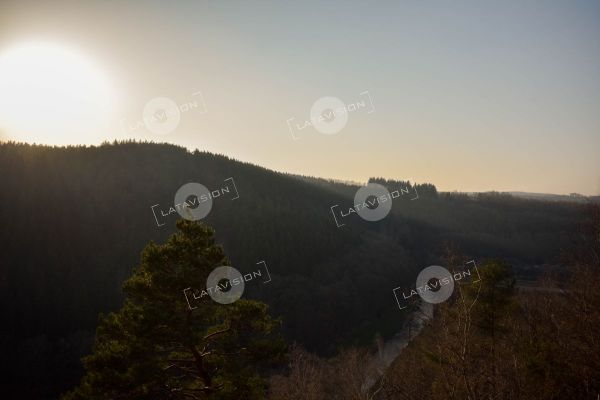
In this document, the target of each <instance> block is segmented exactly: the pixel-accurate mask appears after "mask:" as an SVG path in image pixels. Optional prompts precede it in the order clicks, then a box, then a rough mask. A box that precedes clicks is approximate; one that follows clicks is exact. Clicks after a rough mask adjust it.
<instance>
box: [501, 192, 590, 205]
mask: <svg viewBox="0 0 600 400" xmlns="http://www.w3.org/2000/svg"><path fill="white" fill-rule="evenodd" d="M506 193H508V194H510V195H512V196H515V197H520V198H523V199H533V200H544V201H569V202H574V203H587V202H598V201H600V196H584V195H582V194H579V193H571V194H569V195H565V194H550V193H530V192H506Z"/></svg>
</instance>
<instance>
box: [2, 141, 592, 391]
mask: <svg viewBox="0 0 600 400" xmlns="http://www.w3.org/2000/svg"><path fill="white" fill-rule="evenodd" d="M0 171H1V173H0V188H1V191H0V200H1V204H2V207H1V208H0V223H1V224H2V226H3V229H2V230H0V234H1V235H2V237H0V243H2V248H1V251H0V308H1V312H2V314H1V315H2V316H3V324H2V328H1V330H2V332H1V337H0V343H1V346H2V347H3V348H2V354H5V355H6V358H5V367H4V369H5V370H4V371H2V374H3V379H7V380H12V379H15V380H20V382H24V385H27V382H30V385H33V387H37V388H38V389H36V390H39V392H40V393H48V392H54V391H57V390H60V389H62V388H66V387H69V386H71V385H72V384H73V383H74V382H76V381H77V380H78V378H79V376H78V374H79V370H78V369H77V368H78V367H77V365H78V358H79V357H80V355H81V353H84V352H86V351H88V350H89V347H88V346H89V338H90V336H91V332H93V330H94V329H95V326H96V322H97V316H98V313H99V312H104V311H107V310H113V309H116V308H117V307H118V306H119V305H120V302H121V300H122V297H121V290H120V285H121V284H122V282H123V281H124V280H125V279H126V278H127V277H128V276H129V274H130V273H131V270H132V268H133V267H134V266H135V265H136V264H137V262H138V260H139V254H140V251H141V250H142V248H143V247H144V246H145V245H146V244H147V243H148V242H149V241H151V240H152V241H155V242H163V241H164V240H165V239H166V238H167V237H168V236H169V235H170V234H171V233H173V231H174V225H175V221H176V219H177V217H178V215H177V213H171V214H169V215H166V216H164V215H163V214H167V213H168V210H169V207H172V206H173V203H174V196H175V193H176V192H177V190H178V189H179V188H180V187H181V186H182V185H184V184H186V183H188V182H197V183H200V184H202V185H204V186H206V187H207V188H209V189H210V190H211V191H217V192H218V194H219V197H216V198H214V199H213V206H212V209H211V211H210V213H209V214H208V216H207V217H206V218H205V219H204V221H205V222H207V223H208V224H210V225H212V226H213V227H214V228H215V229H216V236H217V240H218V241H219V242H220V243H221V244H223V247H224V250H225V253H226V254H227V255H228V256H229V258H230V260H231V262H232V265H233V266H234V267H236V268H237V269H239V270H240V271H242V272H251V271H253V270H255V269H256V263H257V262H258V261H261V260H264V261H265V262H266V263H267V265H268V269H269V271H270V273H271V277H272V280H271V282H269V283H268V284H260V285H259V284H256V285H252V284H248V285H247V287H246V292H245V295H244V296H249V297H254V298H259V299H262V300H264V301H265V302H267V303H268V304H269V305H270V307H271V308H270V310H271V313H272V314H274V315H278V316H281V317H282V321H283V322H282V324H283V325H282V326H283V331H284V333H285V335H286V338H287V339H288V340H290V341H291V340H295V341H298V342H300V343H302V344H303V345H305V346H306V347H307V348H309V349H311V350H316V351H319V352H321V353H332V352H333V351H335V349H336V346H338V345H339V344H340V343H349V342H363V343H365V342H368V341H370V340H371V339H372V337H373V335H374V334H375V333H376V332H380V333H382V334H383V335H384V336H385V335H389V334H391V333H393V332H394V331H395V330H396V329H398V328H399V326H400V325H401V322H402V314H401V313H399V312H398V309H397V306H396V304H395V301H394V298H393V296H392V289H393V288H395V287H398V286H400V285H406V284H410V283H409V282H411V281H414V278H415V277H416V275H417V273H418V271H420V270H421V269H422V268H424V267H425V266H427V265H431V264H434V263H440V257H441V254H442V251H443V247H444V244H445V243H453V244H455V245H458V246H460V248H461V249H462V251H463V252H465V253H466V254H468V255H469V256H471V257H473V258H476V259H485V258H492V257H502V258H505V259H508V260H511V261H512V262H513V264H515V265H522V266H531V265H539V264H544V263H556V260H557V256H558V254H559V251H560V249H561V248H563V247H564V246H566V245H568V244H569V243H570V242H571V241H572V240H573V237H574V236H575V234H576V229H575V226H576V224H577V222H578V218H579V214H580V212H581V210H580V207H581V206H580V205H577V204H568V203H562V202H540V201H535V200H524V199H517V198H513V197H510V196H506V195H497V194H481V195H476V196H472V195H469V196H467V195H460V194H447V193H438V192H437V190H436V189H435V186H433V185H431V184H419V185H415V186H411V185H409V183H407V182H396V181H386V180H383V179H373V180H372V181H374V182H378V183H381V184H383V185H384V186H386V187H388V189H389V190H390V191H395V190H399V189H401V188H407V189H408V192H409V193H404V192H402V195H401V196H398V197H397V198H395V199H394V200H393V202H392V211H391V213H390V214H389V215H387V216H386V217H385V218H383V219H382V220H380V221H376V222H368V221H365V220H363V219H361V218H359V217H357V216H356V215H352V216H348V217H347V218H346V219H344V221H343V222H342V223H340V221H336V220H335V219H334V218H333V215H334V214H335V212H337V211H335V212H332V207H334V210H340V209H342V210H343V209H344V207H345V209H346V210H348V207H350V206H351V205H353V198H354V194H355V192H356V190H357V189H358V186H352V185H348V184H344V183H339V182H332V181H326V180H322V179H315V178H302V177H297V176H293V175H288V174H282V173H277V172H273V171H270V170H267V169H265V168H261V167H258V166H255V165H251V164H247V163H241V162H238V161H235V160H232V159H229V158H227V157H225V156H221V155H214V154H210V153H207V152H200V151H195V152H189V151H187V150H186V149H184V148H182V147H178V146H174V145H168V144H153V143H134V142H125V143H117V144H107V145H102V146H99V147H67V148H59V147H47V146H35V145H25V144H14V143H4V144H0ZM225 188H227V190H224V189H225ZM157 205H158V206H157ZM336 206H337V208H336ZM339 225H342V226H339ZM182 289H183V288H182ZM182 295H183V294H182ZM32 359H35V360H36V362H33V363H32V362H29V361H30V360H32ZM40 360H42V361H40ZM7 365H9V367H6V366H7ZM59 370H60V372H56V374H57V375H56V376H54V375H52V373H50V374H48V371H59ZM58 376H60V379H59V378H57V377H58ZM65 377H67V378H66V379H65Z"/></svg>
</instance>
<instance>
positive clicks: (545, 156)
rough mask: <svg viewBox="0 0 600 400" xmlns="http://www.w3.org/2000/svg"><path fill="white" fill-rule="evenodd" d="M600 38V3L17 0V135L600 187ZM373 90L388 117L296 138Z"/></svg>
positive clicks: (2, 56)
mask: <svg viewBox="0 0 600 400" xmlns="http://www.w3.org/2000/svg"><path fill="white" fill-rule="evenodd" d="M321 3H324V4H321ZM599 38H600V3H598V2H593V1H569V2H567V1H561V2H555V1H538V2H535V1H532V2H521V1H508V2H481V1H472V2H464V1H460V2H441V1H439V2H438V1H427V2H417V1H406V2H389V3H378V4H374V3H369V2H352V1H343V2H342V1H328V2H311V1H304V2H277V3H275V2H246V1H227V2H200V1H193V2H192V1H190V2H155V1H128V2H95V3H92V2H70V1H59V2H52V3H51V4H50V2H48V4H46V2H31V1H27V0H25V1H14V2H13V1H3V2H1V3H0V139H2V138H4V139H13V140H21V141H27V142H38V143H50V144H68V143H70V144H78V143H83V144H98V143H100V142H102V141H103V140H112V139H126V138H132V139H138V140H154V141H165V142H170V143H175V144H180V145H184V146H186V147H188V148H190V149H194V148H199V149H202V150H208V151H212V152H218V153H223V154H227V155H229V156H231V157H234V158H237V159H240V160H243V161H250V162H253V163H256V164H259V165H262V166H265V167H268V168H272V169H275V170H279V171H285V172H292V173H300V174H305V175H314V176H321V177H327V178H338V179H348V180H355V181H364V180H366V179H367V178H368V177H370V176H383V177H386V178H408V177H412V178H413V179H415V180H416V181H418V182H431V183H434V184H436V185H437V186H438V188H440V189H441V190H460V191H486V190H501V191H505V190H521V191H530V192H547V193H570V192H579V193H583V194H598V193H600V174H599V171H600V157H598V153H599V150H600V79H599V78H600V77H599V74H600V40H598V39H599ZM365 91H368V93H369V95H370V96H371V98H372V99H373V104H374V107H375V108H374V111H373V112H371V113H368V112H366V111H365V110H364V109H362V110H357V111H355V112H350V113H349V114H348V122H347V124H346V125H345V127H344V128H343V129H342V130H341V131H340V132H339V133H337V134H333V135H325V134H322V133H319V132H318V131H316V130H315V129H313V128H311V127H309V128H307V129H305V130H303V131H302V132H296V133H297V134H298V137H297V140H294V137H293V136H292V134H290V131H289V128H288V124H287V121H288V120H290V119H291V118H294V119H295V120H296V121H304V120H309V119H310V117H309V114H310V110H311V107H312V105H313V103H314V102H315V101H316V100H317V99H319V98H321V97H324V96H334V97H338V98H340V99H341V100H342V101H343V102H344V103H345V104H353V103H357V102H359V101H360V100H361V99H362V98H364V95H361V93H364V92H365ZM361 96H363V97H361ZM157 97H166V98H169V99H171V100H172V101H173V104H175V105H176V107H178V109H179V113H178V114H179V117H180V120H179V122H178V124H176V126H175V128H174V129H172V130H169V131H168V132H164V129H162V128H164V125H160V124H158V126H159V127H162V128H161V129H162V131H161V129H158V130H157V129H154V130H153V128H152V127H148V126H146V125H145V124H144V123H143V110H144V107H145V106H146V110H147V112H148V113H149V114H147V116H148V115H152V116H153V118H157V119H158V120H161V118H162V117H164V116H165V115H166V114H164V113H161V112H160V110H158V111H159V112H154V111H155V110H152V109H151V108H152V107H150V106H147V104H148V102H149V101H150V100H152V99H154V98H157ZM161 104H162V103H161ZM159 108H160V107H159ZM140 121H141V122H140Z"/></svg>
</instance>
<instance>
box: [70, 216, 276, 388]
mask: <svg viewBox="0 0 600 400" xmlns="http://www.w3.org/2000/svg"><path fill="white" fill-rule="evenodd" d="M177 228H178V232H176V233H175V234H174V235H173V236H171V237H170V238H169V240H168V241H167V243H166V244H164V245H156V244H154V243H152V242H151V243H150V244H148V245H147V246H146V248H145V249H144V251H143V253H142V259H141V263H140V265H139V267H138V268H137V269H135V270H134V272H133V275H132V276H131V277H130V278H129V279H128V280H127V281H126V282H125V284H124V285H123V290H124V292H125V301H124V304H123V306H122V308H121V309H120V310H119V311H118V312H116V313H110V314H108V315H106V316H102V315H101V316H100V324H99V326H98V329H97V332H96V341H95V344H94V347H93V352H92V354H91V355H89V356H87V357H85V358H84V366H85V369H86V374H85V376H84V377H83V380H82V382H81V384H80V385H79V386H78V387H77V388H75V390H73V391H72V392H70V393H68V394H66V395H65V396H63V399H64V400H75V399H128V400H134V399H219V400H221V399H240V398H244V399H256V398H263V397H264V393H265V382H264V380H263V379H262V378H261V373H263V372H265V370H266V368H268V367H269V366H270V365H273V364H275V363H276V362H277V361H279V359H280V357H281V356H282V354H283V350H284V344H283V340H282V339H281V337H280V335H279V334H278V332H277V330H276V328H277V325H278V321H277V320H273V319H272V318H271V317H269V315H268V314H267V306H266V305H265V304H263V303H260V302H257V301H249V300H244V299H240V300H238V301H236V302H234V303H232V304H226V305H223V304H219V303H216V302H214V301H212V299H210V298H209V297H203V298H202V299H201V300H200V301H197V302H195V304H194V306H196V307H197V308H194V309H193V310H191V309H190V308H189V307H188V304H187V300H186V298H185V296H184V293H183V289H185V288H187V287H192V288H195V289H200V288H203V287H205V286H206V278H207V276H208V275H209V274H210V272H211V271H212V270H213V269H214V268H215V267H218V266H221V265H228V260H227V258H226V256H225V255H224V253H223V250H222V248H221V247H220V246H217V245H215V243H214V237H213V233H214V232H213V230H212V229H211V228H210V227H208V226H206V225H203V224H200V223H196V222H190V221H184V220H180V221H178V223H177Z"/></svg>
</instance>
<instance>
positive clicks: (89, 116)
mask: <svg viewBox="0 0 600 400" xmlns="http://www.w3.org/2000/svg"><path fill="white" fill-rule="evenodd" d="M115 101H116V95H115V90H114V88H113V86H112V84H111V82H110V81H109V79H108V77H107V75H106V74H105V73H104V71H103V70H102V69H101V68H100V67H99V66H98V65H97V64H96V63H94V62H93V61H92V60H90V59H89V58H88V57H86V56H85V55H84V54H81V53H79V52H78V51H76V50H74V49H70V48H68V47H65V46H62V45H59V44H53V43H45V42H28V43H23V44H19V45H15V46H13V47H9V48H6V49H5V50H3V51H0V131H4V132H5V134H6V135H7V136H8V138H9V139H12V140H18V141H26V142H30V143H33V142H36V143H45V144H68V143H86V144H92V143H99V142H100V141H102V139H105V138H106V137H105V136H104V135H105V134H106V133H108V132H107V130H108V129H109V127H110V126H111V121H113V119H114V108H115Z"/></svg>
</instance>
